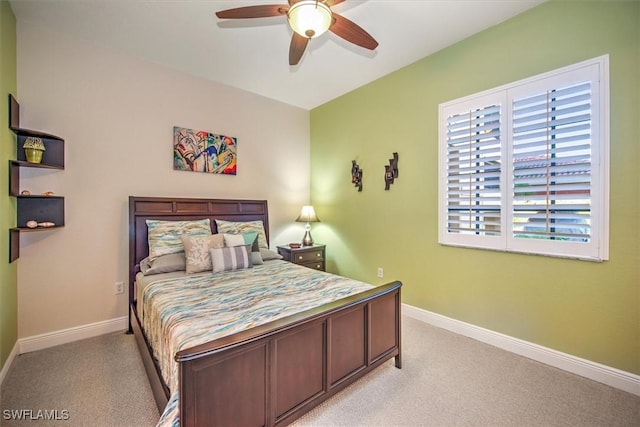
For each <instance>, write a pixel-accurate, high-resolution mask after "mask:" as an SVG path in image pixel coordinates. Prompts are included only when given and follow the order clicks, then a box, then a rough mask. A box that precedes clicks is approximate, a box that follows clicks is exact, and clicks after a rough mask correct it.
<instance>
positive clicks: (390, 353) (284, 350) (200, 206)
mask: <svg viewBox="0 0 640 427" xmlns="http://www.w3.org/2000/svg"><path fill="white" fill-rule="evenodd" d="M147 220H150V221H192V220H198V221H205V220H209V222H210V224H211V232H212V233H217V232H218V230H217V225H216V224H217V221H228V222H234V223H249V222H256V221H261V222H262V224H263V225H264V238H265V240H266V241H267V242H268V239H269V236H268V233H269V225H268V224H269V222H268V210H267V202H266V201H265V200H230V199H193V198H190V199H187V198H158V197H133V196H132V197H130V198H129V325H130V326H129V331H130V332H131V333H133V334H134V335H135V337H136V342H137V344H138V348H139V350H140V354H141V357H142V360H143V362H144V365H145V370H146V372H147V375H148V377H149V384H150V386H151V389H152V391H153V395H154V398H155V400H156V403H157V405H158V408H159V410H160V411H161V413H163V420H164V421H165V422H166V425H176V424H177V422H178V421H177V416H178V414H179V423H180V425H182V426H204V425H206V426H209V425H212V426H214V425H219V426H231V425H234V426H235V425H255V426H283V425H287V424H290V423H291V422H293V421H294V420H296V419H297V418H299V417H300V416H302V415H303V414H304V413H306V412H308V411H309V410H310V409H312V408H314V407H316V406H317V405H319V404H320V403H322V402H323V401H325V400H326V399H328V398H329V397H331V396H333V395H334V394H335V393H337V392H339V391H340V390H343V389H344V388H345V387H347V386H348V385H350V384H352V383H353V382H355V381H357V380H358V379H359V378H361V377H362V376H364V375H365V374H367V373H368V372H370V371H372V370H373V369H375V368H376V367H378V366H380V365H381V364H383V363H385V362H386V361H388V360H390V359H394V363H395V366H396V367H398V368H400V367H401V351H400V327H401V325H400V288H401V286H402V284H401V283H400V282H397V281H396V282H391V283H388V284H385V285H381V286H377V287H374V286H371V285H366V284H362V283H361V282H356V281H350V280H349V279H345V278H341V277H339V276H335V275H331V274H329V273H324V272H317V271H313V270H311V269H307V268H306V267H302V266H298V265H294V264H292V263H288V262H285V261H280V260H272V261H265V262H264V263H263V264H262V265H259V266H254V267H253V268H250V269H245V270H242V271H234V272H224V273H223V274H219V275H216V274H218V273H211V272H206V271H205V272H202V273H198V274H193V275H190V276H189V277H188V278H187V279H185V280H183V279H180V278H179V276H180V274H179V273H169V275H171V274H174V275H176V276H177V277H173V276H171V277H167V278H166V279H165V278H164V277H165V276H163V275H159V276H158V277H162V278H161V279H154V280H151V281H150V284H145V285H144V286H148V289H147V290H145V291H144V292H146V293H145V294H144V295H146V296H142V295H143V293H142V291H141V289H140V288H141V286H142V283H143V280H142V279H141V278H142V276H141V274H140V270H141V262H144V260H145V259H146V258H147V257H148V256H149V244H148V238H149V236H148V229H147ZM214 269H215V268H214ZM287 277H288V278H289V279H286V278H287ZM136 278H137V279H136ZM222 278H225V279H224V280H222ZM232 278H233V280H234V282H231V281H230V280H232ZM266 278H269V280H277V281H278V284H277V286H278V289H280V286H285V284H286V283H285V282H291V283H290V284H289V285H291V286H303V285H302V284H304V283H311V284H312V286H314V288H313V289H316V288H315V286H316V283H317V284H322V286H325V285H327V289H328V290H327V291H326V292H325V291H322V292H324V294H323V296H322V298H324V299H320V300H319V301H321V302H320V303H318V304H317V305H316V304H311V303H308V302H307V300H309V301H312V299H311V298H310V297H309V298H307V294H305V293H302V292H306V291H300V290H299V289H297V288H296V289H295V290H292V291H284V292H285V293H289V294H291V295H294V296H295V295H297V298H298V300H296V302H295V303H293V304H289V306H288V308H287V310H284V311H281V312H280V310H279V309H277V310H276V309H274V308H273V307H274V306H266V307H261V309H262V310H263V311H265V312H266V311H268V312H273V313H272V314H274V317H271V318H270V317H264V318H261V319H260V320H257V321H256V320H255V319H254V320H252V321H251V322H252V323H246V324H244V325H240V324H239V323H238V322H235V321H233V320H234V319H235V318H231V317H230V319H231V320H232V321H230V322H229V324H230V325H231V324H233V328H229V331H230V332H229V333H223V332H224V331H223V329H224V327H221V326H220V325H218V326H212V327H211V328H210V329H211V330H210V331H207V332H210V333H213V335H211V336H212V337H213V338H212V339H210V340H207V341H204V342H201V341H202V339H203V338H202V337H199V339H200V341H197V340H196V341H193V340H192V341H189V340H187V341H185V342H183V343H181V344H180V346H179V347H176V348H177V350H175V353H173V352H172V353H171V354H170V356H171V358H172V359H173V360H172V361H171V365H172V367H171V369H172V370H175V378H173V376H172V375H171V374H168V373H167V369H168V368H167V366H166V365H167V362H166V361H164V362H163V359H165V358H166V356H161V355H160V354H161V353H162V352H161V351H159V350H158V347H160V346H159V345H158V344H157V342H158V341H159V340H160V341H162V340H163V339H164V340H165V341H166V337H162V332H158V331H160V330H161V328H158V331H156V330H154V329H153V327H152V326H151V323H148V322H151V321H150V320H149V319H148V318H151V317H153V315H152V306H151V305H147V303H148V301H147V300H151V299H153V296H152V295H155V294H154V290H155V293H156V294H158V295H161V294H162V292H165V289H166V290H167V292H168V290H169V289H173V288H180V287H184V288H187V287H189V289H194V290H193V291H191V292H192V294H194V295H197V296H198V297H201V298H202V297H203V295H204V292H201V291H199V290H198V289H207V292H209V288H210V287H209V286H205V282H206V281H208V280H210V281H212V282H211V283H214V281H215V284H216V285H215V288H216V290H215V292H228V293H227V294H225V295H226V297H227V298H228V299H227V300H225V301H229V302H233V301H237V300H238V298H245V296H243V297H238V296H237V295H236V294H233V293H231V291H230V290H233V292H245V291H242V290H241V287H242V286H252V285H251V283H253V282H255V283H257V284H258V285H259V287H260V286H262V288H261V289H266V290H268V291H269V292H271V289H273V288H275V285H270V284H269V283H271V282H267V281H266V280H267V279H266ZM136 280H137V281H138V282H136ZM225 280H229V282H228V284H227V282H225ZM223 282H224V283H225V284H224V285H223ZM338 284H339V285H340V287H338ZM289 285H287V286H289ZM334 285H335V286H334ZM343 285H346V286H347V288H349V289H348V291H345V290H344V287H343ZM225 286H227V288H228V289H229V290H225V289H227V288H225ZM304 286H307V287H309V286H311V285H304ZM161 288H162V289H163V290H162V292H161V291H160V289H161ZM267 288H268V289H267ZM247 289H249V288H247ZM251 289H252V290H250V291H247V294H244V295H248V294H249V293H255V292H256V291H255V288H251ZM283 289H284V288H283ZM300 289H302V288H300ZM309 289H312V288H309ZM317 289H325V288H324V287H322V288H320V287H318V288H317ZM185 292H186V291H185ZM211 292H214V291H213V290H211ZM314 293H318V294H320V293H321V292H320V291H318V292H314ZM176 295H177V294H176ZM212 295H213V294H212ZM216 295H219V294H216ZM164 298H165V299H167V300H169V301H175V300H178V299H179V298H177V297H174V296H170V295H168V294H166V295H164ZM211 298H212V299H213V298H217V300H216V301H217V303H214V302H211V306H214V307H216V308H218V306H220V307H221V306H223V305H227V303H225V304H221V303H220V301H222V300H221V299H220V297H219V296H212V297H211ZM246 298H249V297H248V296H247V297H246ZM251 298H253V301H265V304H263V305H267V303H266V301H269V298H268V297H264V298H263V297H262V296H260V297H256V296H255V295H254V296H252V297H251ZM142 299H144V301H139V300H142ZM149 304H150V303H149ZM176 304H177V303H176ZM178 305H182V302H180V304H178ZM199 305H202V304H201V303H199ZM231 305H233V304H231ZM207 307H209V305H208V306H207ZM252 307H253V306H252ZM209 309H210V307H209V308H208V309H207V310H209ZM171 310H174V308H171ZM251 310H256V309H254V308H251ZM210 312H211V313H218V314H212V315H210V316H205V317H208V319H206V320H208V321H209V320H211V321H213V320H214V319H215V320H216V321H218V320H220V321H222V320H224V316H226V315H227V314H226V311H224V310H223V311H218V312H216V311H210ZM172 313H173V311H172ZM192 313H195V311H194V312H192V311H188V312H186V313H183V314H182V316H184V317H191V316H192ZM189 320H190V319H189ZM226 321H227V320H224V322H226ZM183 329H187V330H189V331H192V330H193V329H194V328H193V327H191V326H188V327H183ZM214 329H215V331H214ZM190 342H194V343H196V344H195V345H190V344H189V343H190ZM154 343H155V344H154ZM185 343H186V344H185ZM154 345H155V347H156V350H154V349H153V347H154ZM171 348H173V347H171ZM166 352H167V351H166V350H165V351H164V353H166Z"/></svg>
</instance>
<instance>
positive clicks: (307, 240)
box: [302, 230, 313, 246]
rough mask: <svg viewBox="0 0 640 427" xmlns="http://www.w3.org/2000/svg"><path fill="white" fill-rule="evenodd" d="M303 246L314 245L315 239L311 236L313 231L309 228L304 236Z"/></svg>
mask: <svg viewBox="0 0 640 427" xmlns="http://www.w3.org/2000/svg"><path fill="white" fill-rule="evenodd" d="M302 246H313V239H312V238H311V232H309V230H307V231H305V233H304V237H303V238H302Z"/></svg>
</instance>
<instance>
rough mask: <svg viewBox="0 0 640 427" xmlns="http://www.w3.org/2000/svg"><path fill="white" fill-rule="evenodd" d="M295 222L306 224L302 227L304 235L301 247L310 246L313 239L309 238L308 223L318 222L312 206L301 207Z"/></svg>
mask: <svg viewBox="0 0 640 427" xmlns="http://www.w3.org/2000/svg"><path fill="white" fill-rule="evenodd" d="M296 222H306V225H305V226H304V229H305V233H304V238H303V239H302V246H312V245H313V239H312V238H311V224H309V223H310V222H320V219H318V216H317V215H316V212H315V211H314V210H313V206H303V207H302V210H301V211H300V215H298V218H296Z"/></svg>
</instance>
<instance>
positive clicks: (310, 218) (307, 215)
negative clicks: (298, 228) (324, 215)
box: [296, 206, 320, 222]
mask: <svg viewBox="0 0 640 427" xmlns="http://www.w3.org/2000/svg"><path fill="white" fill-rule="evenodd" d="M296 222H320V219H319V218H318V216H317V215H316V211H314V210H313V206H303V207H302V210H301V211H300V215H298V218H296Z"/></svg>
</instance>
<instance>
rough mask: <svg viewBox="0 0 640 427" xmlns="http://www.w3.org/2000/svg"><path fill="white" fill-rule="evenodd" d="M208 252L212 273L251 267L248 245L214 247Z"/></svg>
mask: <svg viewBox="0 0 640 427" xmlns="http://www.w3.org/2000/svg"><path fill="white" fill-rule="evenodd" d="M210 252H211V264H212V265H213V272H214V273H220V272H221V271H229V270H240V269H243V268H251V267H253V263H252V262H251V246H250V245H242V246H232V247H225V248H214V249H211V251H210Z"/></svg>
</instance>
